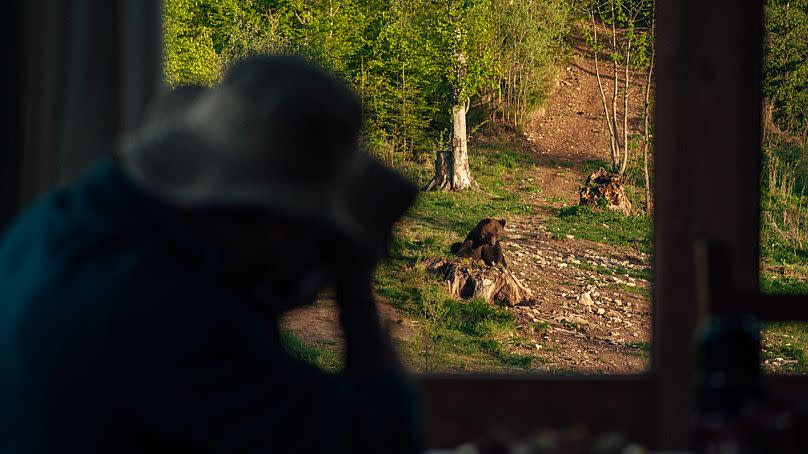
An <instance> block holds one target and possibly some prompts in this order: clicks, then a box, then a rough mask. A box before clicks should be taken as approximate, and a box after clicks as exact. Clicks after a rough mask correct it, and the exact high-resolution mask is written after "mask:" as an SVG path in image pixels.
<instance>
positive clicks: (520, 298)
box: [421, 257, 533, 306]
mask: <svg viewBox="0 0 808 454" xmlns="http://www.w3.org/2000/svg"><path fill="white" fill-rule="evenodd" d="M421 266H423V267H424V268H425V269H426V270H427V272H429V273H431V274H435V275H437V276H439V277H440V278H441V280H442V281H443V283H444V284H445V285H446V288H447V290H448V291H449V293H451V294H452V296H454V297H455V298H461V299H473V298H481V299H483V300H485V301H486V302H487V303H489V304H502V305H506V306H516V305H517V304H521V303H524V302H527V301H530V300H531V299H532V298H533V292H532V291H531V290H530V289H529V288H527V287H526V286H525V285H524V284H522V282H520V281H519V279H517V278H516V276H514V275H513V273H512V272H511V271H509V270H508V269H506V268H503V267H502V266H500V265H495V266H485V265H481V264H478V263H475V262H471V261H469V260H463V259H455V260H448V259H445V258H442V257H433V258H429V259H426V260H424V261H423V262H421Z"/></svg>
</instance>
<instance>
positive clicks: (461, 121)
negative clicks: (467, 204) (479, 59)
mask: <svg viewBox="0 0 808 454" xmlns="http://www.w3.org/2000/svg"><path fill="white" fill-rule="evenodd" d="M458 35H459V32H458ZM466 69H467V68H466V56H465V55H463V52H461V51H458V52H457V54H456V56H455V67H454V72H455V77H454V86H453V87H452V92H453V93H452V99H453V104H454V105H453V106H452V142H451V148H450V150H449V151H448V152H446V151H444V150H437V157H436V159H435V176H434V177H433V178H432V181H431V182H429V184H428V185H426V187H424V190H425V191H450V190H451V191H461V190H463V189H468V188H471V187H472V186H474V180H473V179H472V178H471V169H470V166H469V145H468V144H469V142H468V135H467V132H466V113H467V112H468V110H469V107H470V106H471V99H469V98H468V97H467V96H463V95H462V92H463V90H462V83H463V81H464V80H465V77H466Z"/></svg>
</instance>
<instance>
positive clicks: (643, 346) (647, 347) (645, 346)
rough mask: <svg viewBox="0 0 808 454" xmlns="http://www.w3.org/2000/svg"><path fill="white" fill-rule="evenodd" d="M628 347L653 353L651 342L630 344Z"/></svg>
mask: <svg viewBox="0 0 808 454" xmlns="http://www.w3.org/2000/svg"><path fill="white" fill-rule="evenodd" d="M628 347H630V348H636V349H637V350H644V351H647V352H649V351H651V343H650V342H644V341H640V342H632V343H630V344H628Z"/></svg>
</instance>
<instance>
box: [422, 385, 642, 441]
mask: <svg viewBox="0 0 808 454" xmlns="http://www.w3.org/2000/svg"><path fill="white" fill-rule="evenodd" d="M418 385H419V387H420V389H421V391H422V393H423V395H424V397H425V401H426V409H425V410H426V416H427V418H426V422H427V425H426V427H427V437H428V445H429V446H430V447H436V448H448V447H454V446H458V445H459V444H461V443H463V442H469V441H474V440H476V439H479V437H484V436H485V435H486V434H489V433H490V431H491V430H496V429H506V430H507V431H508V432H509V433H512V434H514V435H515V436H528V435H530V434H535V433H536V432H537V431H538V430H540V429H542V428H564V427H569V426H571V425H575V426H581V425H583V426H586V427H589V428H590V429H591V430H593V431H595V432H602V431H608V430H617V431H620V432H622V433H624V434H626V435H627V436H629V437H631V438H632V440H636V441H638V442H642V443H649V444H655V442H656V440H655V431H654V429H655V427H656V426H655V421H656V415H657V399H656V394H655V393H656V391H657V390H656V388H655V386H654V380H653V379H652V378H651V377H650V376H647V375H644V376H628V377H617V376H600V377H595V376H586V377H582V376H528V377H526V376H508V377H503V376H495V377H486V376H462V375H461V376H447V377H422V378H420V379H419V381H418Z"/></svg>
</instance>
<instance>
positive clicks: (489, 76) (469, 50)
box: [424, 0, 495, 191]
mask: <svg viewBox="0 0 808 454" xmlns="http://www.w3.org/2000/svg"><path fill="white" fill-rule="evenodd" d="M490 12H491V9H490V3H489V1H488V0H441V1H436V2H434V3H432V7H431V8H430V11H429V12H428V13H427V14H426V16H425V17H424V19H425V21H424V25H425V26H426V27H427V28H426V29H427V30H431V33H429V37H430V41H431V43H432V46H433V47H432V49H434V60H433V61H434V62H435V63H436V64H438V65H439V66H438V69H439V70H440V69H441V68H442V72H443V80H444V81H445V82H446V88H447V90H446V91H447V92H448V93H447V94H448V105H449V111H450V112H451V125H452V128H451V144H450V149H449V150H441V149H439V150H436V159H435V176H434V178H433V179H432V181H431V182H430V183H429V184H428V185H427V186H426V187H425V189H426V190H440V191H447V190H453V191H459V190H463V189H468V188H470V187H472V186H474V184H475V183H474V179H473V178H472V175H471V169H470V166H469V158H468V131H467V124H466V114H467V113H468V111H469V108H470V106H471V98H472V96H474V95H476V94H477V93H478V92H479V91H480V89H481V88H483V87H485V86H487V85H489V84H491V83H492V81H493V78H494V74H495V73H494V60H493V58H492V48H491V42H492V39H491V33H492V31H493V28H492V27H491V16H490Z"/></svg>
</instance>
